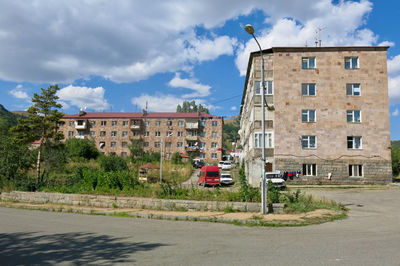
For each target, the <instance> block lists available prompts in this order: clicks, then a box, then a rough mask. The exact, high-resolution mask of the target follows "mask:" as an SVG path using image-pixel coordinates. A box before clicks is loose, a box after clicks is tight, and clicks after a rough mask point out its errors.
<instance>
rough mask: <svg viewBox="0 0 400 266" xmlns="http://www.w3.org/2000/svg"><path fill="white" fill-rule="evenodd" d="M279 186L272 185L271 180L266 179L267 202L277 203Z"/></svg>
mask: <svg viewBox="0 0 400 266" xmlns="http://www.w3.org/2000/svg"><path fill="white" fill-rule="evenodd" d="M279 196H280V193H279V188H277V187H276V186H274V184H273V183H272V181H271V180H268V192H267V198H268V202H269V203H279Z"/></svg>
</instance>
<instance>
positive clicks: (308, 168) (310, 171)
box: [303, 164, 317, 176]
mask: <svg viewBox="0 0 400 266" xmlns="http://www.w3.org/2000/svg"><path fill="white" fill-rule="evenodd" d="M303 175H306V176H316V175H317V165H316V164H303Z"/></svg>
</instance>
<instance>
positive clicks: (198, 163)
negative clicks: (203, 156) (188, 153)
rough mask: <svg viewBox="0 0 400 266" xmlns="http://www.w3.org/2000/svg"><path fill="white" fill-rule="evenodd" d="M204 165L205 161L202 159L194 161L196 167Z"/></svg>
mask: <svg viewBox="0 0 400 266" xmlns="http://www.w3.org/2000/svg"><path fill="white" fill-rule="evenodd" d="M204 165H205V164H204V162H203V161H201V160H197V161H193V167H194V168H202V167H203V166H204Z"/></svg>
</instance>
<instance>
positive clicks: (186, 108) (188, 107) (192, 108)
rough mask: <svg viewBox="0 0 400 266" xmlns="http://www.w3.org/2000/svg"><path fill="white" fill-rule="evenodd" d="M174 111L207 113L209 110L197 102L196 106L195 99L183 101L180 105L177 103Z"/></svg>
mask: <svg viewBox="0 0 400 266" xmlns="http://www.w3.org/2000/svg"><path fill="white" fill-rule="evenodd" d="M176 112H177V113H195V112H201V113H206V114H209V113H210V112H209V111H208V109H207V108H205V107H204V106H203V105H201V104H199V105H198V106H197V105H196V102H195V101H190V102H189V101H183V103H182V106H181V105H180V104H178V106H177V107H176Z"/></svg>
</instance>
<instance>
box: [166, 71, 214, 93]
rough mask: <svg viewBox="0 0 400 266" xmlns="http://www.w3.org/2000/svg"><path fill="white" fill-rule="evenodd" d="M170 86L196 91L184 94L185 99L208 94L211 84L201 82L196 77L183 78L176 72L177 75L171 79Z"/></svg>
mask: <svg viewBox="0 0 400 266" xmlns="http://www.w3.org/2000/svg"><path fill="white" fill-rule="evenodd" d="M168 86H170V87H173V88H185V89H190V90H194V91H195V92H194V93H190V94H184V95H182V98H185V99H187V98H193V97H205V96H208V95H209V94H210V89H211V86H209V85H203V84H200V83H198V81H197V80H196V79H182V78H181V77H180V75H179V73H176V74H175V77H174V78H173V79H171V80H170V82H169V83H168Z"/></svg>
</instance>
